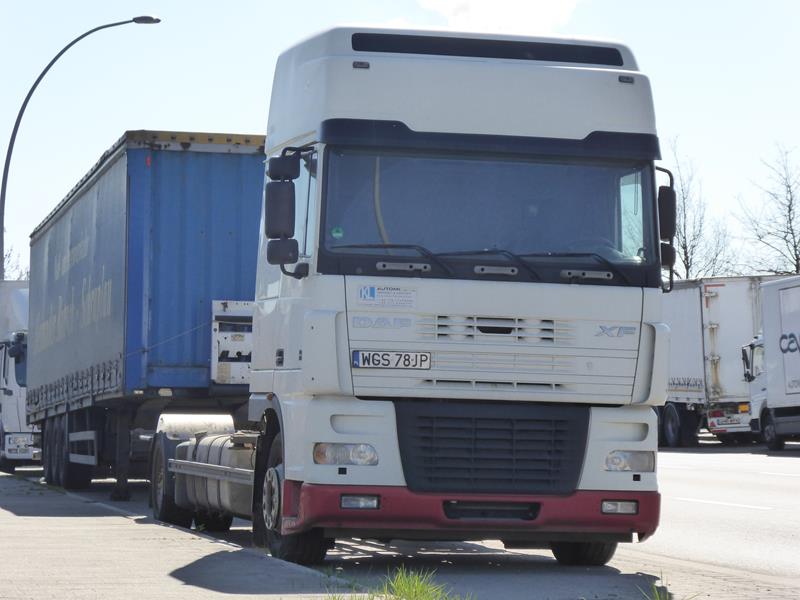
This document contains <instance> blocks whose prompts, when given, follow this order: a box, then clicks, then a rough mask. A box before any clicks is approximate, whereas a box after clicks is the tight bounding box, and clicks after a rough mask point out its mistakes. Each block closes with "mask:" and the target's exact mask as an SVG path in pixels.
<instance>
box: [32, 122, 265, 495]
mask: <svg viewBox="0 0 800 600" xmlns="http://www.w3.org/2000/svg"><path fill="white" fill-rule="evenodd" d="M263 170H264V138H263V136H257V135H253V136H247V135H229V134H205V133H202V134H201V133H169V132H156V131H128V132H126V133H125V134H124V135H123V136H122V137H121V138H120V139H119V140H118V141H117V142H116V144H114V146H113V147H112V148H111V149H110V150H109V151H108V152H106V153H105V154H104V155H103V156H102V158H101V159H100V160H99V161H98V162H97V164H95V165H94V167H93V168H92V169H91V170H90V171H89V173H88V174H87V175H86V176H85V177H83V179H81V180H80V182H79V183H78V184H77V185H76V186H75V187H74V188H73V189H72V191H70V193H69V194H68V195H67V196H66V197H65V198H64V199H63V200H62V201H61V203H60V204H58V206H57V207H56V208H55V210H53V212H52V213H51V214H50V215H49V216H48V217H47V218H46V219H45V220H44V221H43V222H42V223H41V225H39V226H38V227H37V228H36V229H35V231H34V232H33V233H32V235H31V281H30V332H29V336H28V339H27V340H25V341H26V342H27V353H26V354H25V356H22V357H20V358H19V359H18V360H20V361H24V362H26V363H27V364H26V367H27V373H28V382H27V383H28V390H27V392H28V395H27V415H28V422H29V423H32V424H36V425H38V426H39V427H40V428H41V430H42V439H41V443H42V447H43V463H44V472H45V478H46V480H47V481H48V482H50V483H55V484H60V485H63V486H64V487H67V488H78V487H84V486H86V485H88V484H89V483H90V481H91V478H92V477H93V476H95V475H106V476H107V475H112V476H114V477H115V478H116V480H117V483H116V486H115V488H114V496H115V497H119V498H125V497H127V495H128V489H127V480H128V477H129V476H133V475H144V474H146V473H147V461H148V456H149V453H150V444H151V438H152V435H153V433H154V431H155V429H156V425H157V422H158V418H159V415H160V413H161V412H162V410H164V409H165V408H169V409H170V410H172V411H174V412H178V413H180V412H183V411H198V410H203V411H220V412H221V413H224V414H230V415H235V413H236V409H237V408H239V407H241V406H243V405H244V404H245V403H246V401H247V378H246V377H241V376H236V374H237V373H239V374H241V371H242V369H245V370H246V369H247V368H248V367H249V352H241V350H240V349H239V350H236V349H235V348H234V349H232V348H228V347H226V346H225V344H227V343H230V342H231V341H232V336H231V335H230V333H231V332H235V333H236V336H235V337H237V340H235V341H234V345H235V344H236V343H239V338H241V337H243V336H246V335H249V330H250V327H251V325H250V322H251V314H250V312H249V308H248V307H249V304H245V305H244V306H243V305H242V304H241V303H242V302H248V301H252V299H253V296H254V282H255V271H256V264H255V261H256V256H257V249H258V220H259V218H260V210H261V196H262V191H261V190H262V182H263ZM215 300H219V301H224V302H218V303H216V304H215V303H214V301H215Z"/></svg>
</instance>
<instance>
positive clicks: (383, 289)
mask: <svg viewBox="0 0 800 600" xmlns="http://www.w3.org/2000/svg"><path fill="white" fill-rule="evenodd" d="M358 303H359V304H367V305H370V306H394V307H400V308H414V307H415V306H416V305H417V290H416V289H415V288H404V287H395V286H391V285H363V286H361V287H360V288H358Z"/></svg>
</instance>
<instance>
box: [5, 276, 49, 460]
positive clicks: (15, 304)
mask: <svg viewBox="0 0 800 600" xmlns="http://www.w3.org/2000/svg"><path fill="white" fill-rule="evenodd" d="M27 328H28V282H27V281H0V471H4V472H6V473H13V472H14V470H15V469H16V468H17V467H19V466H23V465H27V464H32V463H35V462H36V461H38V460H39V454H40V453H39V449H38V448H36V447H34V444H33V428H32V427H31V426H30V425H28V424H27V422H26V418H25V388H24V387H22V385H21V384H24V381H18V380H17V368H16V364H15V363H16V361H15V360H14V356H13V354H14V351H13V350H12V345H13V342H14V338H15V336H19V335H20V334H24V332H25V330H26V329H27Z"/></svg>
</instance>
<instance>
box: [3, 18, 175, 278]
mask: <svg viewBox="0 0 800 600" xmlns="http://www.w3.org/2000/svg"><path fill="white" fill-rule="evenodd" d="M160 22H161V19H159V18H157V17H150V16H142V17H133V18H132V19H129V20H127V21H118V22H116V23H106V24H105V25H100V26H99V27H95V28H94V29H90V30H89V31H87V32H86V33H84V34H82V35H79V36H78V37H76V38H75V39H74V40H72V41H71V42H70V43H69V44H67V45H66V46H64V47H63V48H62V49H61V52H59V53H58V54H56V55H55V56H54V57H53V60H51V61H50V62H49V63H47V66H46V67H45V68H44V70H43V71H42V72H41V73H40V74H39V77H37V78H36V81H34V82H33V85H32V86H31V89H30V90H29V91H28V95H27V96H25V100H23V101H22V106H21V107H20V109H19V113H17V120H16V122H15V123H14V129H12V130H11V139H10V140H9V141H8V151H7V152H6V162H5V165H4V166H3V183H2V187H0V280H3V279H5V278H6V264H5V263H6V261H5V258H6V245H5V230H6V223H5V221H6V186H7V184H8V167H9V165H10V164H11V153H12V152H13V151H14V141H15V140H16V139H17V131H18V130H19V123H20V121H22V115H23V113H24V112H25V108H26V107H27V106H28V102H29V101H30V99H31V96H32V95H33V92H34V90H36V88H37V87H38V86H39V82H40V81H41V80H42V78H43V77H44V76H45V75H46V74H47V72H48V71H49V70H50V67H52V66H53V65H54V64H55V62H56V61H57V60H58V59H59V58H61V55H62V54H64V53H65V52H66V51H67V50H69V49H70V48H72V47H73V46H74V45H75V44H77V43H78V42H80V41H81V40H82V39H83V38H85V37H87V36H89V35H91V34H93V33H94V32H96V31H100V30H101V29H108V28H110V27H119V26H120V25H127V24H129V23H136V24H138V25H153V24H156V23H160Z"/></svg>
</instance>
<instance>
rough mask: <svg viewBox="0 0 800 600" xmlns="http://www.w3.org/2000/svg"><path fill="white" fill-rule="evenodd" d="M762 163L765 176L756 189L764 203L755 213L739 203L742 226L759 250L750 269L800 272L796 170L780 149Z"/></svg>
mask: <svg viewBox="0 0 800 600" xmlns="http://www.w3.org/2000/svg"><path fill="white" fill-rule="evenodd" d="M762 162H763V163H764V166H765V167H766V169H767V174H768V177H767V181H766V183H765V185H764V186H762V187H760V189H761V192H762V194H763V199H764V201H763V202H760V203H759V205H758V208H757V210H754V209H753V208H750V207H747V206H745V205H744V204H742V215H743V218H742V225H743V226H744V228H745V229H746V230H747V232H748V233H749V237H750V238H751V239H752V240H753V241H755V242H757V244H758V245H759V246H760V250H761V252H757V253H754V255H753V256H752V257H751V259H750V262H751V266H752V267H753V268H754V269H756V270H758V271H761V272H764V273H774V274H776V275H790V274H796V273H800V213H799V212H798V211H800V205H799V204H800V170H798V168H797V166H796V165H794V164H793V163H792V156H791V152H790V151H789V150H787V149H785V148H782V147H780V146H779V147H778V149H777V152H776V157H775V159H774V160H773V161H772V162H767V161H762Z"/></svg>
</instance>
